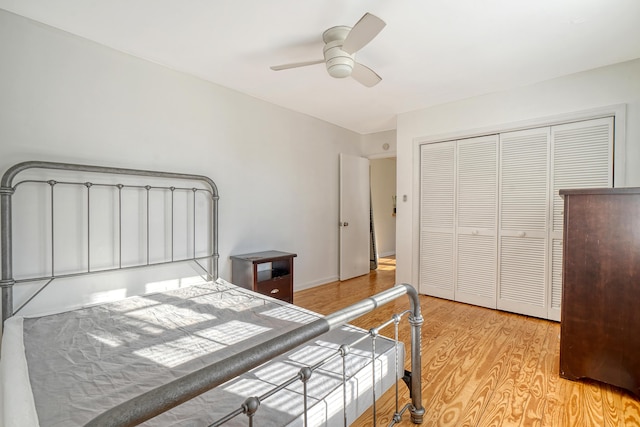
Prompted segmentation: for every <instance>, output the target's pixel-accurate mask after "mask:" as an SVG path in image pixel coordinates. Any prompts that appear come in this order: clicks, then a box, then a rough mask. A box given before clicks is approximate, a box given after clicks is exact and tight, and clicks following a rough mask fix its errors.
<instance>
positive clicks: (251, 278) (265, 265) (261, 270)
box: [231, 251, 298, 303]
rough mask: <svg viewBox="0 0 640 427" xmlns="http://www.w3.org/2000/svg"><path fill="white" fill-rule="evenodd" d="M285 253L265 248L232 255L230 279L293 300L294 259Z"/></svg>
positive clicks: (267, 293)
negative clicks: (260, 250)
mask: <svg viewBox="0 0 640 427" xmlns="http://www.w3.org/2000/svg"><path fill="white" fill-rule="evenodd" d="M296 256H298V255H297V254H292V253H288V252H280V251H264V252H255V253H251V254H242V255H232V256H231V281H232V282H233V284H235V285H238V286H242V287H243V288H247V289H251V290H252V291H255V292H258V293H261V294H264V295H268V296H270V297H273V298H278V299H281V300H282V301H286V302H290V303H292V302H293V258H294V257H296Z"/></svg>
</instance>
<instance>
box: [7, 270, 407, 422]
mask: <svg viewBox="0 0 640 427" xmlns="http://www.w3.org/2000/svg"><path fill="white" fill-rule="evenodd" d="M318 317H321V316H319V315H318V314H316V313H313V312H311V311H308V310H305V309H303V308H300V307H297V306H294V305H290V304H287V303H283V302H281V301H279V300H275V299H273V298H269V297H266V296H262V295H259V294H256V293H253V292H251V291H248V290H245V289H242V288H239V287H236V286H234V285H232V284H230V283H227V282H225V281H223V280H217V281H215V282H203V283H199V284H195V285H192V286H190V287H186V288H182V289H178V290H173V291H169V292H163V293H156V294H149V295H144V296H138V297H132V298H127V299H124V300H121V301H118V302H113V303H108V304H102V305H97V306H91V307H86V308H83V309H79V310H74V311H69V312H63V313H57V314H53V315H48V316H42V317H35V318H23V317H13V318H10V319H9V320H8V321H7V322H6V324H5V331H4V336H3V345H2V357H1V359H0V375H1V376H2V402H3V406H4V408H3V413H4V423H5V427H12V426H37V425H42V426H65V427H69V426H79V425H84V424H85V423H86V422H88V421H90V420H91V419H93V418H94V417H95V416H97V415H99V414H100V413H102V412H104V411H105V410H107V409H110V408H112V407H114V406H116V405H118V404H119V403H121V402H123V401H126V400H128V399H130V398H132V397H135V396H137V395H139V394H142V393H143V392H145V391H148V390H150V389H152V388H154V387H157V386H160V385H162V384H165V383H168V382H170V381H172V380H174V379H176V378H179V377H181V376H183V375H185V374H188V373H190V372H193V371H195V370H197V369H199V368H202V367H204V366H207V365H209V364H211V363H214V362H216V361H219V360H222V359H225V358H228V357H231V356H233V355H234V354H236V353H238V352H239V351H242V350H244V349H247V348H250V347H252V346H254V345H256V344H258V343H260V342H264V341H266V340H268V339H270V338H273V337H275V336H277V335H279V334H282V333H284V332H286V331H289V330H292V329H295V328H297V327H299V326H300V325H301V324H305V323H309V322H311V321H313V320H315V319H317V318H318ZM372 326H375V325H372ZM363 334H366V332H365V331H363V330H362V329H359V328H356V327H353V326H350V325H345V326H343V327H340V328H338V329H335V330H333V331H331V332H328V333H327V334H324V335H322V336H320V337H318V338H316V339H315V340H313V341H312V342H310V343H308V344H307V345H305V346H302V347H299V348H297V349H294V350H292V351H291V352H289V353H287V354H284V355H282V356H280V357H279V358H277V359H274V360H272V361H270V362H267V363H266V364H263V365H261V366H259V367H258V368H256V369H254V370H252V371H251V372H249V373H246V374H243V375H241V376H240V377H237V378H235V379H233V380H230V381H228V382H227V383H225V384H223V385H222V386H220V387H218V388H216V389H214V390H211V391H209V392H206V393H204V394H202V395H200V396H198V397H196V398H195V399H192V400H191V401H189V402H187V403H185V404H183V405H180V406H178V407H176V408H174V409H172V410H170V411H168V412H166V413H164V414H161V415H160V416H158V417H156V418H153V419H152V420H149V421H147V422H146V423H145V424H143V425H149V426H170V425H180V426H200V425H209V424H210V423H211V422H213V421H214V420H215V419H217V418H219V417H221V416H223V415H225V414H227V413H228V412H230V411H232V410H235V409H237V408H238V407H239V406H240V405H241V404H242V402H243V401H244V399H245V398H246V397H249V396H259V395H261V394H262V393H265V392H267V391H268V390H270V389H271V388H273V387H274V386H275V385H277V384H279V383H281V382H283V381H284V380H286V379H288V378H289V377H291V376H294V375H296V374H297V373H298V372H299V370H300V368H301V367H303V366H309V365H313V364H315V363H317V362H318V361H320V360H322V359H324V358H325V357H327V356H328V355H330V354H333V353H334V352H335V350H336V349H337V348H338V347H339V346H340V345H341V344H345V343H346V344H349V343H352V342H355V341H356V340H358V339H359V338H360V337H362V336H363ZM375 348H376V358H375V359H376V362H375V365H372V357H371V341H370V340H369V339H366V340H364V341H362V342H361V343H359V344H357V345H355V346H354V347H353V348H352V349H351V351H350V353H349V354H348V355H347V357H346V375H347V378H348V383H347V402H348V403H347V417H348V420H349V421H352V420H354V419H355V418H357V416H359V415H360V414H361V413H363V412H364V411H365V410H366V409H367V408H368V407H370V406H371V404H372V403H373V401H372V399H373V397H372V391H371V389H372V385H373V377H374V375H373V369H374V366H375V382H376V384H375V388H376V395H380V394H382V393H383V392H384V391H385V390H386V389H388V388H389V387H391V386H392V385H393V384H395V383H396V381H397V380H398V378H397V377H396V371H397V372H403V368H402V363H403V361H404V353H403V348H402V347H400V348H399V357H398V358H397V359H396V347H395V343H394V342H393V341H392V340H389V339H386V338H384V337H379V338H378V339H377V340H376V343H375ZM396 360H397V361H398V362H396ZM395 363H399V364H400V366H399V367H398V369H397V370H396V369H395V366H394V364H395ZM308 390H309V391H308V394H309V397H308V406H309V407H310V409H309V414H308V417H309V421H310V425H318V426H324V425H342V422H343V413H342V406H343V403H342V402H343V388H342V360H341V358H336V359H334V360H332V361H331V362H330V363H328V364H327V365H324V366H323V367H322V368H320V369H319V370H317V371H316V372H314V374H313V375H312V377H311V379H310V381H309V383H308ZM302 402H303V394H302V384H301V383H300V382H296V383H294V384H293V385H291V386H289V387H287V388H286V389H285V390H282V391H280V392H279V393H278V394H276V395H274V396H272V397H269V398H268V399H266V400H265V401H263V402H262V404H261V405H260V409H259V411H258V412H257V413H256V415H255V417H254V421H255V422H256V423H257V424H256V425H260V426H284V425H302V419H303V418H302V407H303V406H302ZM229 425H232V426H233V425H248V421H247V418H246V416H244V415H240V416H239V417H237V418H236V419H234V420H233V421H231V422H230V423H229Z"/></svg>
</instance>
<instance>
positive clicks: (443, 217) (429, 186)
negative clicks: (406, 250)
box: [419, 141, 456, 299]
mask: <svg viewBox="0 0 640 427" xmlns="http://www.w3.org/2000/svg"><path fill="white" fill-rule="evenodd" d="M455 148H456V145H455V142H454V141H450V142H443V143H437V144H426V145H423V146H422V147H421V148H420V177H421V182H420V285H419V289H420V293H423V294H426V295H432V296H437V297H441V298H448V299H454V282H455V268H454V261H455V251H456V248H455V239H454V237H455V160H456V159H455V156H456V150H455Z"/></svg>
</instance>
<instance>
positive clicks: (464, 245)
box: [455, 135, 498, 308]
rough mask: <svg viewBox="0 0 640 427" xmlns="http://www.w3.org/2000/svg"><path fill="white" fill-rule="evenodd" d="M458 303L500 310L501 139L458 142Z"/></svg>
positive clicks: (490, 136)
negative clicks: (499, 171) (498, 205)
mask: <svg viewBox="0 0 640 427" xmlns="http://www.w3.org/2000/svg"><path fill="white" fill-rule="evenodd" d="M456 169H457V174H456V245H457V250H456V254H457V258H456V283H455V300H456V301H461V302H466V303H469V304H475V305H481V306H484V307H489V308H496V280H497V278H496V274H497V273H496V270H497V264H498V260H497V247H496V245H497V233H496V229H497V210H498V209H497V204H498V135H489V136H481V137H477V138H469V139H465V140H461V141H458V144H457V168H456Z"/></svg>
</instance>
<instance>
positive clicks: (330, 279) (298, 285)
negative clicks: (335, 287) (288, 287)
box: [293, 276, 340, 292]
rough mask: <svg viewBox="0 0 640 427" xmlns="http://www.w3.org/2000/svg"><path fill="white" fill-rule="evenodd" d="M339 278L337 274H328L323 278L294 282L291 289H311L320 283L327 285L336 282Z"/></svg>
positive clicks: (320, 284) (295, 290)
mask: <svg viewBox="0 0 640 427" xmlns="http://www.w3.org/2000/svg"><path fill="white" fill-rule="evenodd" d="M339 280H340V279H339V278H338V276H330V277H325V278H324V279H319V280H314V281H313V282H307V283H296V284H295V285H294V287H293V291H294V292H297V291H302V290H305V289H311V288H315V287H317V286H322V285H327V284H329V283H333V282H337V281H339Z"/></svg>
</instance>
